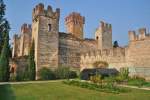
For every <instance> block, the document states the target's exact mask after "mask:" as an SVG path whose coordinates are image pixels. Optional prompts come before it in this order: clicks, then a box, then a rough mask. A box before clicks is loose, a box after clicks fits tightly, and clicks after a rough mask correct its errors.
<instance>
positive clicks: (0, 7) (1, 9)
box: [0, 0, 10, 54]
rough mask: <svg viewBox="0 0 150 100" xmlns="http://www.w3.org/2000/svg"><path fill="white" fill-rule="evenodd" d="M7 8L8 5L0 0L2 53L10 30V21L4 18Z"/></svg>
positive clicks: (0, 41) (0, 49)
mask: <svg viewBox="0 0 150 100" xmlns="http://www.w3.org/2000/svg"><path fill="white" fill-rule="evenodd" d="M5 10H6V5H5V4H4V2H3V0H0V54H1V52H2V49H3V45H4V42H5V39H6V38H7V34H8V32H9V30H10V26H9V23H8V21H7V19H6V18H4V15H5Z"/></svg>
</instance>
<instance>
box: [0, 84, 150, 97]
mask: <svg viewBox="0 0 150 100" xmlns="http://www.w3.org/2000/svg"><path fill="white" fill-rule="evenodd" d="M0 100H150V91H145V90H137V89H132V90H131V92H129V93H121V94H112V93H103V92H98V91H93V90H88V89H83V88H79V87H75V86H69V85H65V84H63V83H61V82H48V83H34V84H21V85H0Z"/></svg>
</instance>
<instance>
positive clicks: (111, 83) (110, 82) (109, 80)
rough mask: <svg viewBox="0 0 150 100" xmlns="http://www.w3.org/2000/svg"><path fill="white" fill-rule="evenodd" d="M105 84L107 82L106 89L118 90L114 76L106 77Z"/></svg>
mask: <svg viewBox="0 0 150 100" xmlns="http://www.w3.org/2000/svg"><path fill="white" fill-rule="evenodd" d="M105 82H106V87H108V88H114V89H115V88H116V86H115V83H116V79H115V77H114V76H110V77H106V78H105Z"/></svg>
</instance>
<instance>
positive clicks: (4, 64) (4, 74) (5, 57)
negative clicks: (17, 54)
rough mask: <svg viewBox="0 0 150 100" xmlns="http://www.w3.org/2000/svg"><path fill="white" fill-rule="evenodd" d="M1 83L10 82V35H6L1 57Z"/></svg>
mask: <svg viewBox="0 0 150 100" xmlns="http://www.w3.org/2000/svg"><path fill="white" fill-rule="evenodd" d="M0 81H9V35H8V34H6V38H5V42H4V46H3V49H2V54H1V56H0Z"/></svg>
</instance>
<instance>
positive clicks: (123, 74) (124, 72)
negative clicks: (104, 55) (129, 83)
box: [119, 68, 129, 79]
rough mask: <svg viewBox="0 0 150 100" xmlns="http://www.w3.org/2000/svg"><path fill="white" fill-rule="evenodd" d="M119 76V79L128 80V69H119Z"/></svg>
mask: <svg viewBox="0 0 150 100" xmlns="http://www.w3.org/2000/svg"><path fill="white" fill-rule="evenodd" d="M119 75H120V77H121V78H122V79H128V77H129V69H128V68H121V69H120V74H119Z"/></svg>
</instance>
